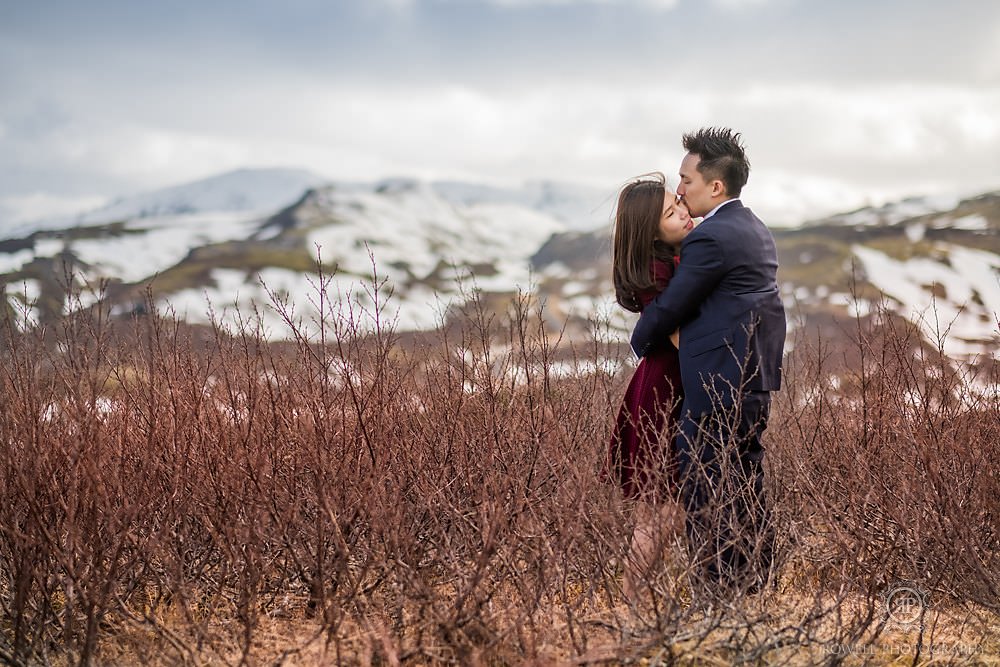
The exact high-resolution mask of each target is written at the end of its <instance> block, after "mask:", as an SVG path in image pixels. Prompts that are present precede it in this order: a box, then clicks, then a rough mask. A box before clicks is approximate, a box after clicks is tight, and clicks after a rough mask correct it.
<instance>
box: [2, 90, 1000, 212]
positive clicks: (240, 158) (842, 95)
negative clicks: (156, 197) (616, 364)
mask: <svg viewBox="0 0 1000 667" xmlns="http://www.w3.org/2000/svg"><path fill="white" fill-rule="evenodd" d="M188 92H189V98H190V99H198V100H202V101H203V102H202V104H200V105H198V111H197V114H189V115H187V116H185V112H183V110H171V109H169V108H168V107H165V106H164V105H166V104H167V102H166V98H165V97H164V96H167V95H168V92H157V91H153V92H152V93H150V95H148V96H146V97H144V98H143V101H142V104H144V105H146V106H144V107H140V106H138V103H136V106H134V107H133V108H132V109H131V111H130V116H129V118H128V119H119V118H116V117H114V116H113V115H112V111H109V110H112V109H114V108H115V107H117V106H118V104H117V101H116V100H115V99H102V100H101V104H99V105H95V106H94V107H93V108H88V109H83V110H82V113H83V114H84V115H83V116H81V117H79V118H76V119H75V120H74V121H73V122H72V123H69V124H67V125H64V126H61V127H60V128H58V129H56V130H53V131H52V132H50V133H48V134H46V135H45V136H44V138H43V139H41V140H39V141H33V142H31V143H30V145H29V144H21V145H18V146H15V148H16V149H17V150H18V151H20V153H19V156H15V158H17V159H22V160H26V161H28V160H30V161H34V162H33V163H32V164H46V163H48V164H60V165H70V166H71V167H73V168H75V169H78V170H80V171H81V172H83V173H87V174H90V175H95V174H96V175H103V176H105V177H106V178H105V179H104V180H105V181H106V182H107V181H113V180H114V181H117V182H120V183H122V187H121V189H120V190H118V191H111V192H105V193H104V194H105V195H108V196H117V195H124V194H129V193H131V192H135V191H136V190H144V189H149V188H153V187H159V186H163V185H171V184H175V183H178V182H182V181H186V180H190V179H193V178H198V177H202V176H208V175H211V174H214V173H217V172H220V171H224V170H228V169H233V168H238V167H243V166H292V167H303V168H307V169H311V170H313V171H316V172H318V173H322V174H326V175H329V176H330V177H333V178H340V179H349V180H370V179H376V178H382V177H385V176H390V175H413V176H418V177H426V178H441V177H444V178H468V179H473V180H479V181H486V182H494V183H508V184H514V183H520V182H522V181H524V180H527V179H539V178H554V179H557V180H564V181H579V182H583V183H588V184H591V185H597V186H599V187H606V188H607V189H608V191H609V193H613V192H614V190H615V189H616V188H617V186H618V185H619V184H620V183H621V182H622V181H624V180H625V179H627V178H629V177H630V176H633V175H635V174H640V173H645V172H648V171H650V170H654V169H659V170H662V171H664V172H665V173H666V174H667V175H668V178H673V179H675V178H676V176H675V174H676V169H677V164H678V163H679V161H680V158H681V154H682V149H681V147H680V135H681V133H683V132H684V131H688V130H691V129H694V128H697V127H699V126H703V125H714V124H722V125H730V126H732V127H735V128H736V129H738V130H741V131H742V132H743V133H744V137H745V139H746V141H747V144H748V149H749V151H750V156H751V161H752V163H753V172H752V174H751V180H750V183H749V185H748V187H747V190H746V192H745V196H746V198H747V199H748V202H750V203H751V205H753V206H754V208H755V210H757V211H758V213H760V214H761V216H762V217H763V218H764V219H766V220H768V222H774V223H778V224H788V223H793V222H797V221H799V220H801V219H802V218H803V217H819V216H820V215H824V214H828V213H834V212H840V211H844V210H846V209H850V208H854V207H856V206H860V205H863V204H865V203H879V202H882V201H885V200H887V199H890V198H895V197H899V196H906V195H910V194H951V193H958V194H966V193H970V191H972V190H976V189H979V190H981V191H983V190H987V189H995V188H996V187H997V186H998V183H997V182H996V178H997V173H1000V157H998V156H1000V117H997V116H996V114H995V113H994V112H993V110H994V109H997V108H1000V88H993V89H990V88H981V89H979V90H972V89H963V88H959V87H949V86H943V85H936V86H935V85H898V86H893V87H885V86H881V87H876V86H864V85H857V86H852V87H836V86H834V85H832V84H830V85H820V84H814V85H810V86H803V85H801V84H797V83H789V84H787V85H784V84H782V85H778V84H772V85H760V86H752V87H744V88H740V87H732V88H728V87H727V88H724V89H723V88H709V87H706V88H702V89H687V90H684V91H683V93H681V92H680V91H678V90H676V89H674V88H671V87H669V86H659V85H656V86H651V85H649V84H648V83H642V84H635V83H629V82H625V81H623V82H619V83H617V84H615V85H607V84H606V83H605V82H601V81H597V80H595V81H594V82H587V83H580V82H574V81H566V82H563V83H559V84H550V85H547V86H544V87H542V86H539V85H537V84H536V83H534V82H531V81H526V82H525V83H524V84H523V85H520V86H511V87H507V88H501V87H496V86H494V87H493V88H487V87H472V86H459V85H437V86H434V85H394V86H391V85H386V84H385V83H384V82H371V83H364V84H361V83H355V84H348V83H338V84H334V85H330V84H329V83H327V82H324V81H295V80H284V79H283V80H281V81H277V82H275V81H267V80H262V81H261V82H260V83H259V85H255V86H243V85H236V84H233V85H232V86H231V87H227V88H223V89H220V88H219V86H218V84H217V83H215V82H213V88H212V90H211V91H208V90H197V89H195V90H191V91H188ZM209 100H210V102H209ZM164 109H167V111H164ZM251 109H252V110H253V113H252V114H251V113H249V112H248V110H251ZM13 138H14V137H11V138H10V139H8V140H7V141H5V145H6V146H7V147H10V146H12V139H13ZM9 157H10V154H9V153H8V158H9ZM7 162H8V164H15V165H16V164H17V162H16V160H13V161H12V160H10V159H8V161H7ZM49 187H51V189H52V191H53V192H56V191H58V188H57V187H56V186H54V185H51V186H49V185H48V184H39V186H38V188H37V189H39V190H48V189H49ZM56 199H58V198H54V199H53V200H52V201H51V202H46V201H45V200H44V199H42V198H37V197H36V198H35V199H34V200H32V199H31V198H30V197H27V198H23V199H21V200H17V201H13V200H10V201H7V202H6V207H7V208H8V210H9V211H14V210H15V209H17V210H18V211H27V210H30V209H32V208H33V209H35V210H42V209H46V208H51V209H53V210H56V209H58V208H59V206H57V205H56V203H55V202H56ZM68 205H69V204H67V206H68ZM17 215H18V216H24V215H25V214H24V213H17Z"/></svg>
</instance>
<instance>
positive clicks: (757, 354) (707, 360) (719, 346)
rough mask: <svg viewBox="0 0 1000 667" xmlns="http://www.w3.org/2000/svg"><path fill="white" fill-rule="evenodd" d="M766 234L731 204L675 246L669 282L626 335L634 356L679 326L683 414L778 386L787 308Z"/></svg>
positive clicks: (758, 223) (775, 257) (696, 413)
mask: <svg viewBox="0 0 1000 667" xmlns="http://www.w3.org/2000/svg"><path fill="white" fill-rule="evenodd" d="M777 269H778V255H777V251H776V249H775V245H774V238H773V237H772V236H771V232H770V231H769V230H768V229H767V227H766V226H765V225H764V223H762V222H761V221H760V219H759V218H758V217H757V216H755V215H754V214H753V212H751V211H750V209H749V208H747V207H745V206H744V205H743V204H742V203H741V202H740V201H738V200H735V201H730V202H729V203H727V204H726V205H724V206H723V207H722V208H720V209H719V210H718V211H717V212H716V213H715V215H713V216H712V217H710V218H708V219H707V220H705V221H704V222H702V223H701V224H700V225H698V226H697V227H695V229H693V230H692V231H691V233H690V234H688V236H687V238H685V239H684V242H683V243H682V244H681V259H680V264H679V265H678V267H677V271H676V273H675V274H674V277H673V279H672V280H671V281H670V284H669V285H668V286H667V289H665V290H664V291H663V292H661V293H660V294H659V296H657V297H656V299H655V300H654V301H653V302H652V303H650V304H649V305H648V306H646V307H645V308H644V309H643V311H642V315H641V316H640V317H639V322H638V323H637V324H636V326H635V330H634V331H633V332H632V341H631V342H632V349H633V351H634V352H635V353H636V354H637V355H638V356H640V357H642V356H644V355H645V354H646V353H647V352H649V351H650V350H653V349H655V348H657V347H659V346H662V345H667V344H668V336H669V335H670V333H671V332H672V331H673V330H675V329H677V328H678V327H680V330H681V345H680V365H681V380H682V384H683V388H684V406H685V407H684V412H685V414H686V415H687V416H688V417H689V418H693V419H697V418H698V417H699V416H701V415H705V414H709V413H710V412H712V411H714V410H717V409H720V408H725V407H728V406H731V405H733V404H734V402H735V401H737V400H738V399H739V397H740V396H742V394H743V393H744V392H746V391H753V390H756V391H772V390H777V389H779V388H780V387H781V357H782V353H783V351H784V345H785V308H784V305H783V304H782V302H781V296H780V294H779V293H778V283H777V279H776V273H777Z"/></svg>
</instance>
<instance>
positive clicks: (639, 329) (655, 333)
mask: <svg viewBox="0 0 1000 667" xmlns="http://www.w3.org/2000/svg"><path fill="white" fill-rule="evenodd" d="M724 266H725V263H724V262H723V257H722V249H721V248H720V247H719V244H718V243H717V242H716V240H715V239H713V238H711V237H709V236H698V237H697V238H694V239H691V238H690V237H689V240H688V241H686V242H685V243H684V245H683V246H682V249H681V262H680V264H679V265H678V266H677V272H676V273H674V277H673V278H671V279H670V284H669V285H667V289H665V290H663V291H662V292H660V293H659V294H658V295H657V297H656V299H654V300H653V301H652V302H651V303H650V304H649V305H648V306H646V307H645V308H643V309H642V315H640V316H639V321H638V322H637V323H636V325H635V329H633V330H632V340H631V344H632V351H633V352H635V354H636V356H639V357H642V356H644V355H645V354H646V353H647V352H649V351H650V350H651V349H654V348H655V347H656V344H657V342H658V341H663V340H665V339H666V338H667V336H669V334H670V332H671V331H674V330H675V329H677V328H679V327H680V326H681V324H682V323H684V322H686V321H687V320H688V319H690V318H691V317H693V316H694V315H695V313H697V312H698V307H699V306H701V304H702V302H703V301H704V300H705V299H706V298H708V295H709V294H711V293H712V290H713V289H715V286H716V285H717V284H718V283H719V281H720V280H721V279H722V276H723V273H724Z"/></svg>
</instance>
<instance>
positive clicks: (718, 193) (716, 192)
mask: <svg viewBox="0 0 1000 667" xmlns="http://www.w3.org/2000/svg"><path fill="white" fill-rule="evenodd" d="M709 188H711V192H712V197H724V196H725V194H726V184H725V183H723V182H722V181H721V180H720V179H718V178H716V179H714V180H713V181H712V182H711V183H710V184H709Z"/></svg>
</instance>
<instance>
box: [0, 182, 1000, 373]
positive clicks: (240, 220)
mask: <svg viewBox="0 0 1000 667" xmlns="http://www.w3.org/2000/svg"><path fill="white" fill-rule="evenodd" d="M321 180H322V179H317V178H315V177H313V176H312V175H310V174H308V173H307V172H287V171H256V172H251V171H245V172H235V173H233V174H226V175H223V176H220V177H218V178H216V179H209V180H208V181H202V182H198V183H194V184H189V185H187V186H182V187H179V188H171V189H168V190H165V191H162V192H158V193H150V194H149V195H144V196H143V197H138V198H133V199H130V200H125V201H122V202H119V203H118V204H116V205H114V206H112V207H107V208H105V209H103V210H102V211H95V212H90V213H88V214H85V215H82V216H79V217H78V218H77V219H75V221H74V222H73V224H70V225H66V226H64V227H62V228H59V229H38V230H35V231H32V232H31V233H28V234H24V235H20V236H15V237H13V238H8V239H6V240H0V285H5V286H4V287H3V293H4V294H5V295H6V306H7V308H6V310H7V311H8V312H9V313H10V314H12V315H13V316H14V317H15V318H17V319H18V321H19V323H20V324H21V326H28V323H29V322H31V321H36V320H47V319H51V318H53V317H56V316H58V315H59V314H60V313H62V312H65V311H66V310H68V309H71V308H74V307H77V308H78V307H86V306H87V305H89V303H91V302H92V301H93V300H94V298H95V297H93V296H88V295H87V293H86V290H85V293H84V295H83V299H82V300H78V301H76V302H73V303H69V304H68V303H67V300H66V298H65V289H64V287H65V286H64V285H62V284H61V281H60V276H62V275H64V271H63V266H64V265H68V266H70V267H71V269H72V272H73V275H74V276H75V277H76V278H75V279H76V281H77V283H78V285H83V286H95V285H98V284H103V285H104V287H105V294H104V296H105V298H106V299H107V300H108V301H110V302H111V303H112V304H113V305H114V312H115V313H128V312H140V311H142V310H143V309H144V303H143V302H144V298H145V296H146V289H147V287H149V289H150V291H151V293H152V295H153V296H154V298H155V300H156V307H157V308H160V309H163V310H170V311H172V312H175V313H176V314H178V315H180V316H182V317H184V318H185V319H187V320H189V321H191V322H195V323H198V322H206V321H208V318H209V315H208V313H209V310H210V309H211V310H212V311H213V312H214V314H215V316H216V317H221V318H222V319H224V320H229V321H230V322H234V321H236V320H237V318H238V313H239V312H242V314H243V315H244V316H245V315H247V314H249V313H251V312H252V310H253V309H254V308H255V307H256V308H259V309H260V312H261V314H262V315H263V316H264V318H265V323H266V325H267V327H268V329H269V335H271V336H273V337H275V338H281V337H283V336H285V335H287V334H288V331H287V328H286V326H285V324H284V322H283V320H282V318H281V316H280V314H279V313H278V312H276V310H275V309H273V308H269V307H267V304H268V303H270V302H271V301H272V300H276V301H278V302H283V301H285V300H287V301H288V303H290V304H294V316H295V317H296V318H301V319H303V320H304V321H306V322H308V321H309V320H310V319H311V318H314V317H315V315H316V312H315V310H316V307H317V305H318V303H319V299H318V298H317V296H318V295H317V286H318V281H319V275H318V273H317V271H318V269H319V266H318V265H317V258H318V259H319V260H321V262H322V268H323V271H324V274H325V275H326V276H327V277H328V279H329V281H330V282H329V284H328V293H329V294H331V295H333V296H337V295H340V296H342V297H344V298H346V300H347V302H348V303H350V304H352V306H351V307H353V308H355V309H356V311H366V312H368V313H371V312H373V311H374V310H375V309H376V305H377V306H378V308H379V309H381V310H380V312H381V317H382V318H388V319H390V320H394V321H395V322H396V326H397V327H398V328H399V329H402V330H407V329H426V328H429V327H432V326H434V325H435V324H437V323H438V322H439V321H441V320H442V319H443V318H446V317H447V316H448V313H449V312H450V311H449V309H450V308H451V307H454V306H460V305H461V304H463V303H464V302H465V301H466V300H467V299H468V297H469V294H470V291H471V290H472V289H478V290H480V291H481V293H483V294H484V297H485V299H486V300H487V302H488V303H489V304H490V305H491V307H496V308H503V307H504V304H505V303H506V301H505V299H506V298H508V297H509V295H510V294H512V293H513V292H514V291H515V290H517V289H522V290H528V291H531V292H533V293H535V294H536V295H538V296H539V297H540V298H542V299H544V300H545V302H546V306H547V307H546V312H547V313H548V315H549V317H550V318H551V320H552V322H551V324H552V326H553V328H559V327H561V326H562V325H563V324H565V323H569V326H570V329H569V331H570V332H571V333H572V332H574V331H584V330H585V329H586V326H587V323H588V322H589V321H590V320H592V319H593V318H594V317H595V316H598V317H603V318H607V319H608V320H609V321H610V323H611V325H612V327H615V328H617V329H618V330H619V331H620V332H622V333H623V334H624V332H626V331H627V330H628V329H629V327H630V326H631V323H632V321H633V317H634V316H631V315H629V314H626V313H624V312H623V311H622V310H621V309H619V308H617V307H616V306H615V305H614V302H613V299H612V296H611V295H612V290H611V286H610V280H609V275H610V238H609V227H610V220H611V213H612V208H613V205H614V193H613V192H600V191H597V190H593V189H588V188H585V187H578V186H573V185H567V184H555V183H547V182H538V183H529V184H526V185H525V186H523V187H521V188H499V187H494V186H488V185H482V184H474V183H460V182H443V181H442V182H424V181H417V180H413V179H387V180H383V181H379V182H375V183H345V182H335V183H322V182H321ZM775 237H776V240H777V242H778V246H779V252H780V255H781V262H782V268H781V273H780V275H779V279H780V280H781V283H782V288H783V291H784V294H785V298H786V303H787V305H788V306H789V309H790V312H791V313H792V314H793V318H792V322H793V328H796V327H797V328H802V327H809V326H813V325H821V324H822V323H827V324H829V323H830V322H831V321H833V320H835V319H836V318H843V317H846V316H848V315H850V314H852V313H861V314H865V313H866V312H867V311H869V310H871V308H872V307H873V304H874V303H875V301H877V300H878V299H881V298H885V299H887V301H888V302H889V303H890V304H891V305H892V306H893V307H894V308H895V309H896V310H897V311H898V312H899V313H900V314H901V315H902V316H904V317H907V318H909V319H912V320H914V321H918V322H921V323H922V327H923V329H924V331H925V333H926V334H927V337H928V338H934V337H935V335H936V333H937V332H938V331H943V330H945V329H948V336H947V339H946V351H947V352H949V353H950V354H953V355H955V356H961V357H969V356H974V355H977V354H983V353H988V354H995V353H996V350H997V348H998V342H1000V332H998V331H997V320H996V316H997V314H998V313H1000V282H998V276H1000V193H993V194H987V195H983V196H980V197H976V198H972V199H967V200H963V201H950V202H945V201H943V200H940V199H936V200H930V199H928V200H919V199H912V200H907V201H904V202H899V203H897V204H894V205H887V206H885V207H881V208H879V209H866V210H863V211H855V212H852V213H847V214H843V215H838V216H832V217H831V218H828V219H826V220H819V221H812V222H810V223H808V224H805V225H803V226H801V227H799V228H795V229H781V230H776V231H775ZM373 274H374V276H375V277H374V278H373ZM852 280H853V281H855V283H856V290H855V292H856V293H855V297H856V298H855V297H851V296H848V293H849V291H850V285H851V283H852ZM325 303H329V302H325ZM2 307H3V303H2V302H0V308H2ZM327 314H328V316H329V315H331V314H333V315H336V313H331V312H330V311H328V313H327ZM932 315H933V316H934V317H936V319H934V318H932V317H931V316H932ZM828 331H829V332H831V335H837V333H836V332H837V328H836V327H830V328H828Z"/></svg>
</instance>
